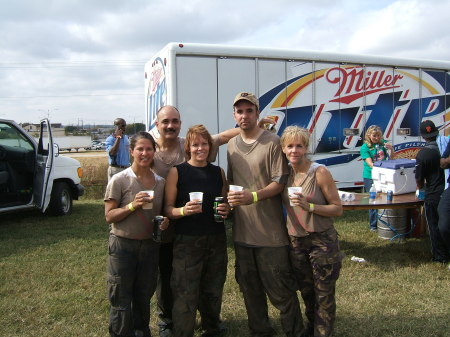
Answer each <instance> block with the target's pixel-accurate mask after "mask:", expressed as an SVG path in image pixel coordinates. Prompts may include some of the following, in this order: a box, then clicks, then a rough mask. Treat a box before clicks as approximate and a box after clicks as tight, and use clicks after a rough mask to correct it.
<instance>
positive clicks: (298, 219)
mask: <svg viewBox="0 0 450 337" xmlns="http://www.w3.org/2000/svg"><path fill="white" fill-rule="evenodd" d="M321 166H322V167H325V166H324V165H321V164H317V163H314V162H313V163H311V166H310V168H309V170H308V172H307V173H306V176H305V177H303V179H302V180H301V181H298V182H297V183H295V182H294V180H295V179H294V178H295V173H294V170H293V169H292V167H291V166H289V177H288V181H287V184H286V186H285V188H284V191H283V194H282V196H283V205H284V207H285V208H286V212H287V229H288V232H289V235H292V236H297V237H303V236H307V235H308V233H313V232H325V231H327V230H328V229H330V228H331V227H333V222H334V221H333V218H332V217H329V216H322V215H319V214H316V213H311V212H308V211H305V210H303V209H302V208H301V207H300V206H290V204H289V196H288V187H290V186H300V187H301V188H302V194H303V195H305V196H306V199H307V200H308V202H310V203H313V204H317V205H327V204H328V202H327V199H325V196H324V194H323V193H322V190H321V189H320V187H319V186H318V185H317V179H316V171H317V169H318V168H319V167H321Z"/></svg>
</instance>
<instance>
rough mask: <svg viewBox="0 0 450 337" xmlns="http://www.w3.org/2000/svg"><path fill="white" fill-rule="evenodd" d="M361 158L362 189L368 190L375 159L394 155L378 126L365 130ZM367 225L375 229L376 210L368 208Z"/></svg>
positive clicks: (371, 180)
mask: <svg viewBox="0 0 450 337" xmlns="http://www.w3.org/2000/svg"><path fill="white" fill-rule="evenodd" d="M360 154H361V159H362V160H364V170H363V180H364V190H365V192H369V190H370V187H371V186H372V184H373V179H372V168H373V165H374V163H375V162H376V161H381V160H386V159H388V157H389V156H390V157H391V158H393V157H394V148H393V147H392V145H391V144H389V143H388V142H387V141H386V140H384V139H383V131H382V130H381V128H380V127H379V126H376V125H371V126H369V128H368V129H367V131H366V135H365V137H364V144H363V145H362V146H361V149H360ZM369 225H370V230H371V231H376V230H377V210H376V209H371V210H369Z"/></svg>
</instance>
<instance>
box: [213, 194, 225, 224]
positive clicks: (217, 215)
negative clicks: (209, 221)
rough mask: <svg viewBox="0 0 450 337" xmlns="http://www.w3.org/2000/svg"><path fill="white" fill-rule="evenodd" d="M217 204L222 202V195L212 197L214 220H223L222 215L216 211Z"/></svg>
mask: <svg viewBox="0 0 450 337" xmlns="http://www.w3.org/2000/svg"><path fill="white" fill-rule="evenodd" d="M219 204H223V197H216V198H215V199H214V221H215V222H223V218H222V215H220V214H219V213H218V212H217V206H219Z"/></svg>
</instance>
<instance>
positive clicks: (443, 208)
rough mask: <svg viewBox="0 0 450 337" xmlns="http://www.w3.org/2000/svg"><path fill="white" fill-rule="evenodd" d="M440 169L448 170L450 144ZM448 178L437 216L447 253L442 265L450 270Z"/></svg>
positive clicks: (449, 189)
mask: <svg viewBox="0 0 450 337" xmlns="http://www.w3.org/2000/svg"><path fill="white" fill-rule="evenodd" d="M440 165H441V168H443V169H448V168H450V143H448V144H447V147H446V148H445V150H444V153H443V154H442V158H441V160H440ZM449 186H450V177H449V178H447V188H446V189H445V190H444V192H443V193H442V195H441V200H440V201H439V206H438V214H439V223H438V227H439V233H440V234H441V238H442V241H443V243H444V245H445V248H446V251H447V260H444V259H443V260H442V261H441V262H442V263H447V267H448V269H449V270H450V187H449Z"/></svg>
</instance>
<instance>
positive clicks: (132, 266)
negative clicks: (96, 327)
mask: <svg viewBox="0 0 450 337" xmlns="http://www.w3.org/2000/svg"><path fill="white" fill-rule="evenodd" d="M108 248H109V255H108V262H107V268H108V297H109V301H110V304H111V308H110V314H109V333H110V336H111V337H125V336H126V337H131V336H133V337H134V336H135V335H140V336H142V337H150V336H151V333H150V328H149V322H150V298H151V297H152V295H153V293H154V292H155V289H156V279H157V272H158V252H159V244H157V243H156V242H154V241H153V240H152V239H148V240H131V239H125V238H120V237H117V236H115V235H113V234H111V235H110V236H109V247H108Z"/></svg>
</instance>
